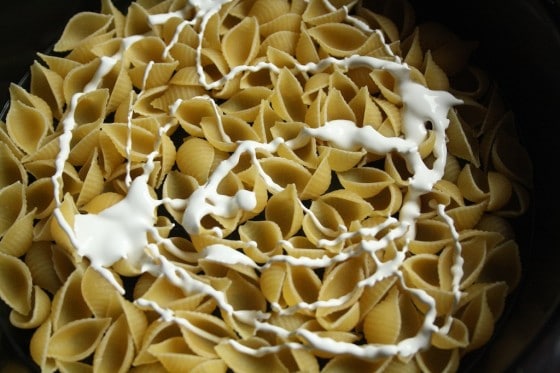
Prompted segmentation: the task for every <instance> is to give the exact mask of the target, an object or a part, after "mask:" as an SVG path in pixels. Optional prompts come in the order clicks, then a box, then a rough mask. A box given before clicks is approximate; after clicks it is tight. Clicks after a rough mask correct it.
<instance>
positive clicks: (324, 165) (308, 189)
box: [300, 158, 332, 200]
mask: <svg viewBox="0 0 560 373" xmlns="http://www.w3.org/2000/svg"><path fill="white" fill-rule="evenodd" d="M331 180H332V174H331V168H330V165H329V161H328V159H327V158H323V160H322V161H321V162H320V163H319V165H318V166H317V169H316V170H315V172H314V173H313V175H311V178H310V179H309V181H308V182H307V185H306V186H305V188H304V189H303V190H302V192H301V195H300V198H301V199H302V200H305V199H315V198H318V197H319V196H320V195H322V194H324V193H325V192H326V191H327V190H328V189H329V187H330V185H331Z"/></svg>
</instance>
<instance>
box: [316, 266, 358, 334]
mask: <svg viewBox="0 0 560 373" xmlns="http://www.w3.org/2000/svg"><path fill="white" fill-rule="evenodd" d="M360 260H361V259H360V258H352V259H350V260H347V261H346V262H343V263H340V264H338V265H337V266H336V267H334V269H333V270H332V271H330V272H329V273H328V275H327V276H326V278H325V279H324V280H323V285H322V286H321V289H320V291H319V297H318V300H320V301H334V303H333V305H332V306H327V307H322V308H319V309H318V310H317V318H318V320H319V319H320V318H322V319H323V320H322V321H319V323H321V324H323V322H326V321H328V319H327V318H328V317H329V315H331V314H333V315H332V316H334V314H336V313H339V312H337V311H340V310H343V309H348V308H349V306H350V308H351V307H354V306H359V304H358V303H355V301H356V300H357V299H358V298H359V297H360V295H361V294H362V292H363V288H361V287H359V286H357V284H358V282H359V281H361V280H363V279H364V271H363V269H362V268H361V267H362V266H361V263H360ZM341 278H344V279H345V281H341V280H340V279H341ZM339 298H341V299H343V301H342V302H339V301H338V299H339ZM357 311H359V307H358V308H357ZM350 312H351V313H354V312H355V311H354V310H351V311H350ZM332 316H331V317H332ZM358 317H359V314H358ZM357 321H358V320H357V319H356V320H355V322H356V323H357ZM325 324H327V323H325ZM323 326H324V327H326V326H325V325H323ZM348 326H349V325H348ZM352 326H355V325H352ZM335 330H342V331H348V330H350V329H347V330H344V329H335Z"/></svg>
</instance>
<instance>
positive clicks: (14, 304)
mask: <svg viewBox="0 0 560 373" xmlns="http://www.w3.org/2000/svg"><path fill="white" fill-rule="evenodd" d="M0 277H1V281H0V298H1V299H2V300H3V301H4V302H5V303H6V304H7V305H8V306H9V307H10V308H12V309H13V310H15V311H16V312H19V313H20V314H23V315H27V314H28V313H29V312H30V310H31V306H32V305H31V297H32V290H33V283H32V279H31V273H30V272H29V269H28V268H27V266H26V265H25V263H24V262H23V261H22V260H20V259H18V258H16V257H13V256H11V255H7V254H4V253H0Z"/></svg>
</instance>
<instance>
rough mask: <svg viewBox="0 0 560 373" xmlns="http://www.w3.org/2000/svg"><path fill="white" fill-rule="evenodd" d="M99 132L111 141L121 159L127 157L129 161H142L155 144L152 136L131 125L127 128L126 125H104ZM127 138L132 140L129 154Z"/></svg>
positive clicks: (146, 131)
mask: <svg viewBox="0 0 560 373" xmlns="http://www.w3.org/2000/svg"><path fill="white" fill-rule="evenodd" d="M129 130H130V132H129ZM101 131H102V132H104V133H105V134H107V136H108V137H109V139H111V141H112V143H113V144H114V146H115V148H116V149H117V151H118V152H119V154H120V155H121V156H122V157H129V160H131V161H135V162H138V161H143V160H145V159H146V157H147V156H148V154H150V153H151V152H152V151H153V150H154V144H155V142H156V140H155V136H154V134H152V133H150V132H149V131H148V130H145V129H143V128H141V127H139V126H135V125H132V126H131V127H130V128H129V127H128V126H127V124H126V123H105V124H103V125H102V127H101ZM128 136H130V137H131V138H132V149H130V152H128V151H127V145H126V144H127V138H128Z"/></svg>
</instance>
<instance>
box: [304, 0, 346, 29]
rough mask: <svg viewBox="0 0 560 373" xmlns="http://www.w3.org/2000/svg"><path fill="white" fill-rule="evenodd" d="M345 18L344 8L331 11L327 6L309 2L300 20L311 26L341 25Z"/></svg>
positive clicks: (321, 3) (313, 1) (317, 2)
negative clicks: (324, 24)
mask: <svg viewBox="0 0 560 373" xmlns="http://www.w3.org/2000/svg"><path fill="white" fill-rule="evenodd" d="M329 5H330V4H329ZM345 18H346V12H345V9H344V8H339V9H336V10H333V9H331V7H330V6H328V5H327V4H325V3H323V2H322V1H317V0H311V1H310V2H309V4H308V5H307V7H306V8H305V11H304V12H303V14H302V20H303V21H304V22H305V23H309V24H312V25H320V24H323V23H339V22H340V23H342V21H344V20H345Z"/></svg>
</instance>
